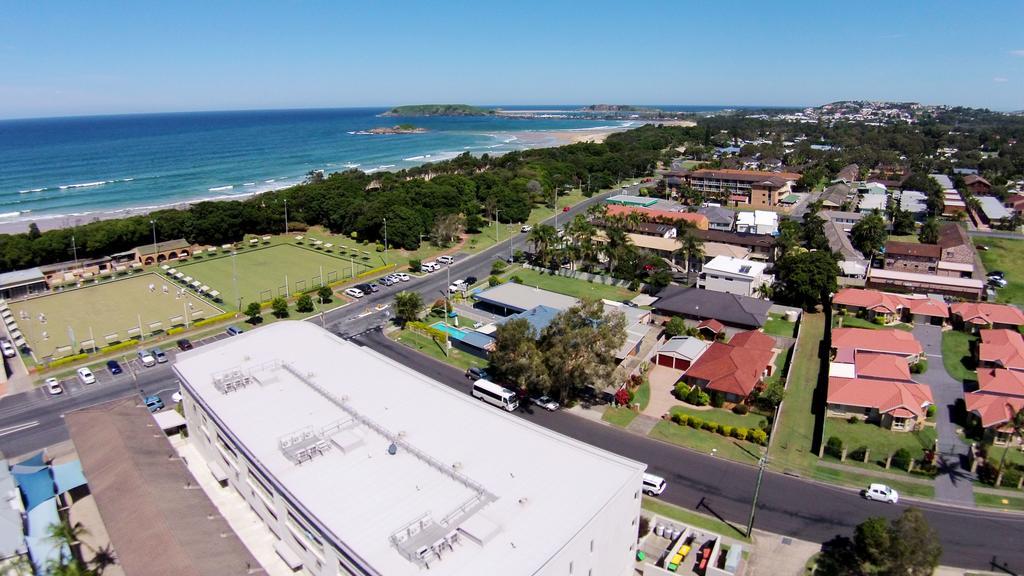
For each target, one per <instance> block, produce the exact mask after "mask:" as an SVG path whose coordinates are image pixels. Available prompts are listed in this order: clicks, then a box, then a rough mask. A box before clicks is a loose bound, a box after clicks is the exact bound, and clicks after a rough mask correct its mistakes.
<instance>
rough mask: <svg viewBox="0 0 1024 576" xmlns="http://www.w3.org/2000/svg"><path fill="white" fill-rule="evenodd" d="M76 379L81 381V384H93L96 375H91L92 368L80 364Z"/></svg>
mask: <svg viewBox="0 0 1024 576" xmlns="http://www.w3.org/2000/svg"><path fill="white" fill-rule="evenodd" d="M78 379H79V380H81V381H82V384H95V383H96V376H95V375H93V373H92V370H89V368H87V367H85V366H82V367H81V368H79V369H78Z"/></svg>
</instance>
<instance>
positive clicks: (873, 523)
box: [853, 517, 892, 572]
mask: <svg viewBox="0 0 1024 576" xmlns="http://www.w3.org/2000/svg"><path fill="white" fill-rule="evenodd" d="M891 536H892V533H891V532H890V530H889V521H888V520H886V519H885V518H879V517H872V518H868V519H867V520H865V521H863V522H861V523H860V524H858V525H857V527H856V528H854V530H853V546H854V550H855V551H856V553H857V556H858V557H859V558H860V560H861V562H862V563H866V564H868V565H869V566H870V567H871V568H872V569H877V568H881V567H884V566H885V562H886V561H887V558H886V557H885V554H886V553H887V552H888V551H889V549H890V548H891V546H892V540H891ZM868 571H869V572H873V571H874V570H871V569H869V570H868Z"/></svg>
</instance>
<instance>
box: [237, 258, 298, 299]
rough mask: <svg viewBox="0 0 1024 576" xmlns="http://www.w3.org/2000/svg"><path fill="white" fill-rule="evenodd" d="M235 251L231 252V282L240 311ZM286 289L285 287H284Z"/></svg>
mask: <svg viewBox="0 0 1024 576" xmlns="http://www.w3.org/2000/svg"><path fill="white" fill-rule="evenodd" d="M235 254H237V252H236V251H234V250H232V251H231V282H232V284H234V285H235V300H236V301H237V302H238V309H239V310H241V309H242V298H241V297H240V296H239V295H238V267H237V266H236V265H235ZM285 288H286V289H287V286H286V287H285Z"/></svg>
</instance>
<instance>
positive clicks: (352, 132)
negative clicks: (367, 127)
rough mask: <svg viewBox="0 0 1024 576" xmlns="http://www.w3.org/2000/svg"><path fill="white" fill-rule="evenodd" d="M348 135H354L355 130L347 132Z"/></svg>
mask: <svg viewBox="0 0 1024 576" xmlns="http://www.w3.org/2000/svg"><path fill="white" fill-rule="evenodd" d="M348 133H349V134H356V131H355V130H349V131H348Z"/></svg>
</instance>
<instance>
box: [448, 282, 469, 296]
mask: <svg viewBox="0 0 1024 576" xmlns="http://www.w3.org/2000/svg"><path fill="white" fill-rule="evenodd" d="M466 288H468V286H467V285H466V281H465V280H456V281H455V282H452V285H451V286H449V287H448V293H449V294H455V293H456V292H463V291H465V290H466Z"/></svg>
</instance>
